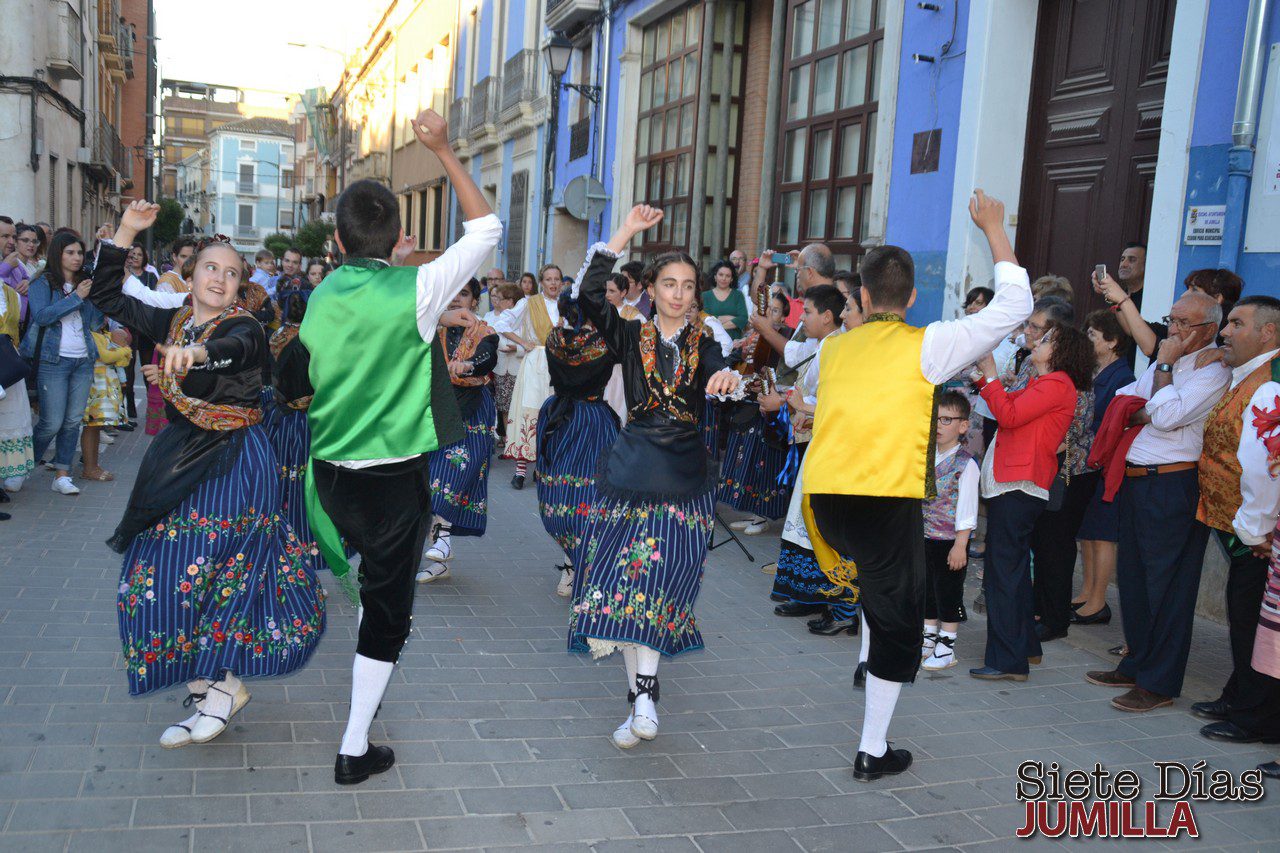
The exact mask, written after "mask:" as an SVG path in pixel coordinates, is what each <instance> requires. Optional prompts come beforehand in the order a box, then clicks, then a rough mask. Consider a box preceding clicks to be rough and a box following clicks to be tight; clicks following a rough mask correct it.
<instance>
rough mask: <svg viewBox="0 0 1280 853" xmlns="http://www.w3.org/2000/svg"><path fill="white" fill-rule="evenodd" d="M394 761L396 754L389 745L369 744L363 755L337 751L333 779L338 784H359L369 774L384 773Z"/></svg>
mask: <svg viewBox="0 0 1280 853" xmlns="http://www.w3.org/2000/svg"><path fill="white" fill-rule="evenodd" d="M395 763H396V754H395V753H394V752H392V751H391V747H389V746H374V745H373V744H369V749H368V750H366V751H365V754H364V755H359V756H351V755H343V754H342V753H338V760H337V761H335V762H334V763H333V781H334V782H336V783H337V784H339V785H359V784H360V783H361V782H363V781H365V780H366V779H368V778H369V777H370V776H373V775H375V774H378V773H386V772H387V771H388V770H390V769H391V768H392V767H393V766H394V765H395Z"/></svg>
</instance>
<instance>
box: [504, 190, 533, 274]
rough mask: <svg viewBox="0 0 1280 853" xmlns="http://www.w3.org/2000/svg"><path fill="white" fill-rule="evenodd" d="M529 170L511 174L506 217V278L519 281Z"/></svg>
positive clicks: (527, 206)
mask: <svg viewBox="0 0 1280 853" xmlns="http://www.w3.org/2000/svg"><path fill="white" fill-rule="evenodd" d="M528 208H529V172H528V171H527V170H521V171H519V172H515V173H514V174H512V175H511V201H510V208H509V209H510V215H509V216H508V217H507V280H508V281H519V280H520V274H521V273H522V272H524V237H525V231H526V230H527V229H526V227H525V225H526V222H527V219H528V215H529V209H528Z"/></svg>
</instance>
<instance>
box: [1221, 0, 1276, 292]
mask: <svg viewBox="0 0 1280 853" xmlns="http://www.w3.org/2000/svg"><path fill="white" fill-rule="evenodd" d="M1268 11H1269V10H1268V0H1250V2H1249V17H1248V19H1247V20H1246V22H1245V28H1244V50H1243V52H1242V54H1241V58H1240V82H1239V84H1238V85H1237V87H1236V114H1235V121H1233V122H1232V124H1231V150H1230V151H1229V152H1228V153H1227V211H1226V216H1225V217H1224V219H1223V223H1222V248H1221V250H1220V252H1219V255H1218V266H1219V267H1221V268H1223V269H1229V270H1233V271H1234V270H1235V268H1236V266H1237V264H1238V263H1239V261H1240V248H1241V245H1242V243H1243V242H1244V226H1245V214H1246V212H1247V209H1246V207H1245V205H1246V203H1247V201H1248V198H1249V184H1250V183H1251V182H1252V180H1253V153H1254V152H1253V146H1254V142H1255V141H1256V140H1257V137H1258V101H1259V100H1260V99H1261V95H1262V73H1263V66H1264V64H1265V63H1266V54H1265V52H1264V51H1265V50H1266V47H1267V45H1266V32H1267V13H1268Z"/></svg>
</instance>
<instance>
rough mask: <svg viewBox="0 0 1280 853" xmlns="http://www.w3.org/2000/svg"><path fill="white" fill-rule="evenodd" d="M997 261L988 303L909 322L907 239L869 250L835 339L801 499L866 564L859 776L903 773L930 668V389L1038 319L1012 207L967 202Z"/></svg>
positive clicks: (826, 535)
mask: <svg viewBox="0 0 1280 853" xmlns="http://www.w3.org/2000/svg"><path fill="white" fill-rule="evenodd" d="M969 213H970V216H971V217H972V218H973V222H974V224H975V225H977V226H978V227H979V228H980V229H982V232H983V234H985V235H986V238H987V242H988V244H989V245H990V246H991V256H992V258H993V260H994V261H995V285H996V295H995V298H994V299H992V301H991V304H990V305H988V306H987V307H986V308H984V309H983V310H982V311H979V312H978V313H976V314H972V315H970V316H968V317H962V318H960V319H959V320H950V321H945V322H943V321H939V322H936V323H930V324H929V325H928V326H927V327H925V328H923V329H921V328H917V327H914V326H909V325H907V322H906V319H905V315H906V313H907V309H908V308H910V307H911V305H912V304H913V303H914V302H915V298H916V291H915V266H914V263H913V262H912V260H911V255H910V254H909V253H908V252H907V251H906V250H904V249H900V248H898V247H897V246H880V247H877V248H875V249H872V250H871V251H869V252H868V253H867V254H866V256H865V257H863V259H862V263H861V266H860V270H859V271H860V272H861V274H862V305H863V309H864V310H865V312H866V322H865V323H864V324H863V325H862V326H859V327H857V328H855V329H853V330H852V331H849V332H846V333H845V334H843V335H840V336H839V337H837V338H831V339H829V340H828V341H827V342H826V346H825V347H824V348H823V353H822V369H821V374H820V376H819V379H818V381H819V386H818V409H817V413H816V415H815V418H814V429H813V440H812V441H811V442H810V444H809V453H808V456H807V458H806V459H805V466H804V467H805V472H804V484H803V489H804V494H805V498H806V500H807V501H808V503H809V507H810V510H811V512H812V516H813V519H814V521H815V522H816V527H817V532H818V533H819V534H820V538H821V539H823V540H825V541H826V543H827V544H829V545H830V546H831V547H832V548H834V549H835V551H836V552H837V553H839V554H840V555H841V556H842V557H844V558H846V559H849V560H852V561H853V562H855V563H856V564H857V567H858V586H859V592H860V597H861V601H862V607H863V614H864V617H865V619H866V623H867V625H868V627H869V630H870V632H871V647H870V654H869V656H868V659H867V671H868V675H867V683H866V690H867V700H866V710H865V713H864V715H863V720H862V742H861V743H860V744H859V746H858V755H857V758H856V759H855V761H854V768H853V775H854V778H856V779H859V780H861V781H864V782H865V781H871V780H873V779H878V778H880V777H881V776H884V775H886V774H892V773H901V772H902V771H904V770H906V769H907V768H908V767H909V766H910V765H911V753H910V752H908V751H907V750H905V749H889V747H888V743H887V741H886V740H885V738H886V736H887V734H888V730H889V722H890V720H891V719H892V718H893V709H894V706H895V705H896V704H897V701H898V693H899V692H900V690H901V688H902V685H903V683H905V682H909V681H914V680H915V677H916V671H917V669H918V668H919V666H920V624H921V620H922V619H923V611H924V580H925V569H924V532H923V531H924V522H923V518H922V508H921V504H922V501H923V500H924V499H925V498H926V497H931V496H932V494H933V482H932V480H933V443H934V432H933V408H934V393H935V388H934V386H936V385H939V384H941V383H942V382H945V381H946V380H948V379H950V378H951V377H953V376H955V375H956V374H957V373H959V372H960V371H961V370H963V369H964V368H966V367H968V366H969V365H971V364H973V363H974V362H975V361H977V360H978V358H980V357H981V356H983V355H986V354H987V353H989V352H991V351H992V350H993V349H995V347H996V345H997V344H998V343H1000V341H1001V340H1002V339H1003V338H1004V337H1005V336H1006V335H1008V334H1009V333H1010V332H1012V331H1013V330H1014V329H1016V328H1017V327H1018V326H1019V325H1021V324H1022V323H1023V321H1025V320H1026V319H1027V317H1029V316H1031V305H1032V300H1031V287H1030V285H1029V283H1028V280H1027V272H1026V270H1024V269H1022V268H1021V267H1019V266H1018V264H1017V260H1016V259H1015V258H1014V255H1013V247H1012V245H1011V244H1010V243H1009V238H1008V236H1007V235H1006V234H1005V232H1004V205H1003V204H1002V203H1001V202H999V201H997V200H996V199H993V198H988V197H987V196H986V195H984V194H983V192H982V190H977V191H976V192H975V193H974V197H973V198H972V199H971V200H970V202H969Z"/></svg>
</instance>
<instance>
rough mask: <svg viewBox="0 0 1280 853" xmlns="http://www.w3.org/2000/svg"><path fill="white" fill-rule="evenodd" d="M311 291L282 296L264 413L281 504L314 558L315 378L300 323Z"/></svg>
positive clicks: (290, 522)
mask: <svg viewBox="0 0 1280 853" xmlns="http://www.w3.org/2000/svg"><path fill="white" fill-rule="evenodd" d="M310 293H311V291H309V290H308V291H297V290H295V291H291V292H290V293H289V294H287V295H286V296H285V298H284V299H283V300H281V303H280V313H281V317H282V320H281V324H280V328H279V329H278V330H276V332H275V334H273V335H272V336H271V341H270V349H271V359H272V364H271V376H272V383H273V391H274V393H273V396H274V403H275V405H273V406H271V407H270V408H269V409H267V410H266V411H265V412H264V413H263V417H262V426H263V428H264V429H265V430H266V431H267V437H268V438H269V439H270V440H271V447H272V449H273V450H274V451H275V454H276V471H277V472H278V473H279V477H280V502H281V509H282V511H283V512H284V516H285V518H287V519H288V520H289V524H290V525H291V526H292V527H293V532H294V534H295V535H296V536H297V537H298V539H299V541H301V542H302V546H303V548H304V549H305V550H306V552H307V553H308V554H310V555H311V556H313V557H314V556H316V554H317V553H318V552H317V550H316V542H315V536H313V535H312V533H311V524H310V522H308V521H307V503H306V497H305V495H306V477H307V460H308V458H309V453H310V448H311V428H310V427H308V426H307V407H308V406H310V405H311V380H310V379H309V378H308V376H307V362H308V358H307V354H306V351H305V349H304V348H303V346H302V342H301V341H299V340H298V327H299V326H300V325H301V324H302V318H303V316H304V315H305V314H306V311H307V297H308V296H310Z"/></svg>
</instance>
